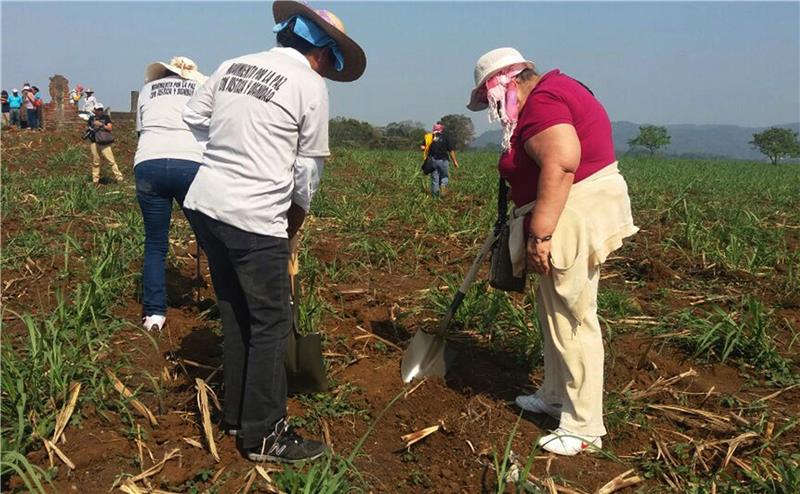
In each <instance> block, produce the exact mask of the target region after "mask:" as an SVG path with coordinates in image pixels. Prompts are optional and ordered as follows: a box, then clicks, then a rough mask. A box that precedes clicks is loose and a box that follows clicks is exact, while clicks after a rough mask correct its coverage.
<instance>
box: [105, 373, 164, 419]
mask: <svg viewBox="0 0 800 494" xmlns="http://www.w3.org/2000/svg"><path fill="white" fill-rule="evenodd" d="M106 374H107V375H108V377H109V378H110V379H111V382H113V383H114V389H116V390H117V391H119V393H120V394H121V395H122V396H124V397H125V398H128V399H129V400H130V402H131V405H133V408H135V409H136V411H137V412H139V413H140V414H142V415H143V416H145V417H146V418H147V420H148V421H150V425H152V426H153V427H155V426H157V425H158V420H156V416H155V415H153V412H151V411H150V409H149V408H147V407H146V406H145V405H144V403H142V402H141V401H139V400H137V399H136V398H134V397H133V393H131V391H130V390H129V389H128V388H127V387H125V385H124V384H122V381H120V380H119V379H118V378H117V376H115V375H114V373H113V372H111V370H110V369H107V370H106Z"/></svg>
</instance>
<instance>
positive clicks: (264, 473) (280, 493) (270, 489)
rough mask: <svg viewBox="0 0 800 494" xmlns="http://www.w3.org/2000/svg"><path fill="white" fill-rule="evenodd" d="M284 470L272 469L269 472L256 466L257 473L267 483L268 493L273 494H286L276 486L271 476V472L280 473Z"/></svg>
mask: <svg viewBox="0 0 800 494" xmlns="http://www.w3.org/2000/svg"><path fill="white" fill-rule="evenodd" d="M282 470H283V469H281V468H272V469H269V470H267V469H266V468H264V467H262V466H261V465H256V466H255V471H256V472H257V473H258V474H259V475H261V478H263V479H264V480H266V481H267V492H271V493H273V494H286V493H285V492H283V491H282V490H280V489H279V488H278V486H277V485H275V481H273V480H272V477H270V476H269V474H270V472H280V471H282Z"/></svg>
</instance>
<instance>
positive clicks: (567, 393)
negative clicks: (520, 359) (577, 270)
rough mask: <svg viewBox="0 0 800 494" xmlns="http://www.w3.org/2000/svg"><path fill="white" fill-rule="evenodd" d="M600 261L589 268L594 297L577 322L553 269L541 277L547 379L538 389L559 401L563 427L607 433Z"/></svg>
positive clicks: (539, 303)
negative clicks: (560, 292) (599, 313)
mask: <svg viewBox="0 0 800 494" xmlns="http://www.w3.org/2000/svg"><path fill="white" fill-rule="evenodd" d="M599 280H600V267H599V266H597V267H595V268H594V269H591V270H589V286H588V287H587V290H591V295H592V298H591V299H592V303H591V304H590V305H589V310H588V311H587V312H586V314H585V316H584V319H583V322H582V324H581V325H578V324H577V323H576V322H575V318H574V317H572V316H571V315H570V312H569V311H568V310H567V308H566V306H565V305H564V302H563V301H562V300H561V298H560V297H559V296H558V294H557V293H556V291H555V287H554V285H553V278H552V275H549V276H541V277H539V280H538V281H539V286H538V288H537V290H536V304H537V312H538V316H539V324H540V326H541V328H542V333H543V334H544V382H543V383H542V387H541V388H540V389H539V391H538V392H537V393H536V394H537V396H539V397H540V398H541V399H543V400H544V401H545V402H547V403H549V404H551V405H561V407H562V408H561V423H560V427H562V428H564V429H566V430H568V431H569V432H574V433H576V434H585V435H588V436H604V435H605V434H606V428H605V425H603V359H604V357H605V352H604V349H603V336H602V334H601V332H600V321H599V320H598V318H597V287H598V281H599Z"/></svg>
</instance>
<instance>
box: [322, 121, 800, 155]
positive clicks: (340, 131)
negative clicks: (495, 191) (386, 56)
mask: <svg viewBox="0 0 800 494" xmlns="http://www.w3.org/2000/svg"><path fill="white" fill-rule="evenodd" d="M438 121H439V122H440V123H441V124H442V125H444V127H445V133H446V134H447V135H448V137H449V138H450V142H451V143H452V144H453V146H454V147H455V148H456V150H459V151H460V150H463V149H466V148H467V147H469V145H470V143H471V142H472V140H473V139H474V138H475V128H474V127H473V124H472V120H470V118H469V117H467V116H464V115H456V114H452V115H445V116H443V117H442V118H440V119H439V120H438ZM428 129H430V126H425V125H424V124H423V123H422V122H417V121H412V120H403V121H401V122H391V123H389V124H387V125H385V126H383V127H379V126H374V125H372V124H370V123H368V122H364V121H361V120H356V119H354V118H347V117H336V118H334V119H332V120H331V121H330V128H329V134H330V140H331V146H333V147H351V148H368V149H414V150H416V149H419V145H420V143H422V141H423V138H424V136H425V134H426V133H427V132H429V130H428ZM671 140H672V137H671V136H670V135H669V132H668V131H667V128H666V127H662V126H658V125H641V126H639V135H637V136H636V137H634V138H633V139H630V140H628V145H629V146H630V147H631V149H632V150H634V151H635V150H637V149H642V150H644V151H646V152H647V153H649V154H650V155H651V156H653V155H655V154H656V153H657V152H658V151H659V150H661V149H663V148H666V147H667V146H669V144H670V142H671ZM750 145H751V146H753V147H754V148H755V149H758V150H759V151H760V152H761V153H762V154H763V155H764V156H766V157H767V158H769V160H770V162H771V163H772V164H773V165H776V164H778V162H779V161H781V160H783V159H786V158H799V157H800V141H798V134H797V132H794V131H792V130H791V129H785V128H780V127H771V128H769V129H766V130H764V131H763V132H758V133H756V134H753V140H752V141H750ZM498 148H499V146H498Z"/></svg>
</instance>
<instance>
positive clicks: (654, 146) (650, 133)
mask: <svg viewBox="0 0 800 494" xmlns="http://www.w3.org/2000/svg"><path fill="white" fill-rule="evenodd" d="M671 140H672V138H671V137H670V136H669V133H667V128H666V127H659V126H657V125H641V126H639V135H638V136H636V137H635V138H633V139H631V140H629V141H628V146H630V147H635V146H640V147H643V148H645V149H647V150H648V151H649V152H650V156H652V155H654V154H655V152H656V151H658V150H659V149H661V148H663V147H666V146H668V145H669V143H670V141H671Z"/></svg>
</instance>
